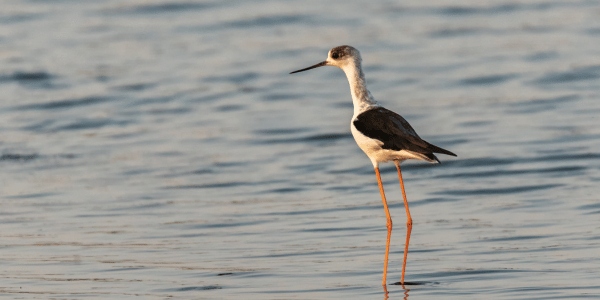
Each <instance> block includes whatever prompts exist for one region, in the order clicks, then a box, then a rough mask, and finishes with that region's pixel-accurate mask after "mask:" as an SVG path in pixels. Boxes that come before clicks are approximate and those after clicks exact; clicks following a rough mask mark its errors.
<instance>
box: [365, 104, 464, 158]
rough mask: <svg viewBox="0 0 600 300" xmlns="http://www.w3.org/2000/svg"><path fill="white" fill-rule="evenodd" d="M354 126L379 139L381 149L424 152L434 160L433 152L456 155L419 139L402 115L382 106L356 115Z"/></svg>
mask: <svg viewBox="0 0 600 300" xmlns="http://www.w3.org/2000/svg"><path fill="white" fill-rule="evenodd" d="M354 127H356V129H358V131H360V132H361V133H362V134H364V135H366V136H368V137H370V138H372V139H376V140H379V141H381V142H382V143H383V146H382V148H383V149H389V150H395V151H400V150H408V151H412V152H416V153H421V154H424V155H426V156H427V157H429V158H430V159H434V160H437V158H436V157H435V155H433V153H442V154H447V155H452V156H456V154H454V153H452V152H450V151H448V150H446V149H442V148H440V147H438V146H435V145H432V144H430V143H428V142H426V141H424V140H423V139H421V138H420V137H419V135H418V134H417V132H416V131H415V130H414V129H413V128H412V126H410V124H408V122H407V121H406V120H405V119H404V118H403V117H402V116H400V115H399V114H397V113H395V112H393V111H391V110H389V109H385V108H383V107H376V108H373V109H370V110H367V111H365V112H363V113H361V114H360V115H358V116H357V118H356V120H354Z"/></svg>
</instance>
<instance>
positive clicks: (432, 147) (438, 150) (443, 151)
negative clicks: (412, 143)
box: [428, 143, 456, 156]
mask: <svg viewBox="0 0 600 300" xmlns="http://www.w3.org/2000/svg"><path fill="white" fill-rule="evenodd" d="M428 144H429V143H428ZM429 150H431V152H433V153H441V154H446V155H451V156H456V154H454V153H452V152H450V151H448V150H446V149H444V148H440V147H438V146H436V145H432V144H429Z"/></svg>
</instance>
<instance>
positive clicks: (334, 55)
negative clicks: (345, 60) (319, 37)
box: [331, 52, 340, 59]
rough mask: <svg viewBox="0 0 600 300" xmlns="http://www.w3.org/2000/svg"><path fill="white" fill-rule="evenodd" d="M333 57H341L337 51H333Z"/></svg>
mask: <svg viewBox="0 0 600 300" xmlns="http://www.w3.org/2000/svg"><path fill="white" fill-rule="evenodd" d="M331 58H333V59H338V58H340V55H339V54H338V53H337V52H333V53H331Z"/></svg>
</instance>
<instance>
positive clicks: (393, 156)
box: [350, 118, 435, 168]
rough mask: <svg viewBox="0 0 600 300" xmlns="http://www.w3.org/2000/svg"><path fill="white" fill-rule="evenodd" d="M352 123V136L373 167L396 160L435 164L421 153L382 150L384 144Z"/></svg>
mask: <svg viewBox="0 0 600 300" xmlns="http://www.w3.org/2000/svg"><path fill="white" fill-rule="evenodd" d="M352 122H354V118H353V119H352ZM352 122H351V123H350V131H351V132H352V136H354V140H355V141H356V144H358V147H359V148H360V149H362V151H364V152H365V154H366V155H367V156H368V157H369V159H370V160H371V163H373V167H376V168H377V167H378V166H379V163H383V162H388V161H394V160H397V161H403V160H407V159H417V160H424V161H428V162H435V161H432V160H430V159H429V158H427V157H426V156H424V155H423V154H420V153H415V152H412V151H408V150H400V151H395V150H388V149H383V148H381V146H383V143H382V142H380V141H378V140H374V139H371V138H369V137H367V136H365V135H364V134H362V133H361V132H360V131H358V129H356V127H354V125H353V124H352Z"/></svg>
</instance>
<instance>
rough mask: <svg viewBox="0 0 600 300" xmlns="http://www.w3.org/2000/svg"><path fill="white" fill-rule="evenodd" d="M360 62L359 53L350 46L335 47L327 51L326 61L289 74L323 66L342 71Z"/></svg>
mask: <svg viewBox="0 0 600 300" xmlns="http://www.w3.org/2000/svg"><path fill="white" fill-rule="evenodd" d="M361 60H362V59H361V57H360V52H358V50H356V48H354V47H352V46H347V45H343V46H337V47H335V48H333V49H331V50H329V53H328V54H327V59H326V60H324V61H322V62H320V63H318V64H316V65H312V66H310V67H308V68H304V69H300V70H296V71H294V72H291V73H290V74H294V73H299V72H304V71H308V70H310V69H314V68H318V67H323V66H334V67H338V68H340V69H344V68H346V67H347V66H357V65H360V62H361Z"/></svg>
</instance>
